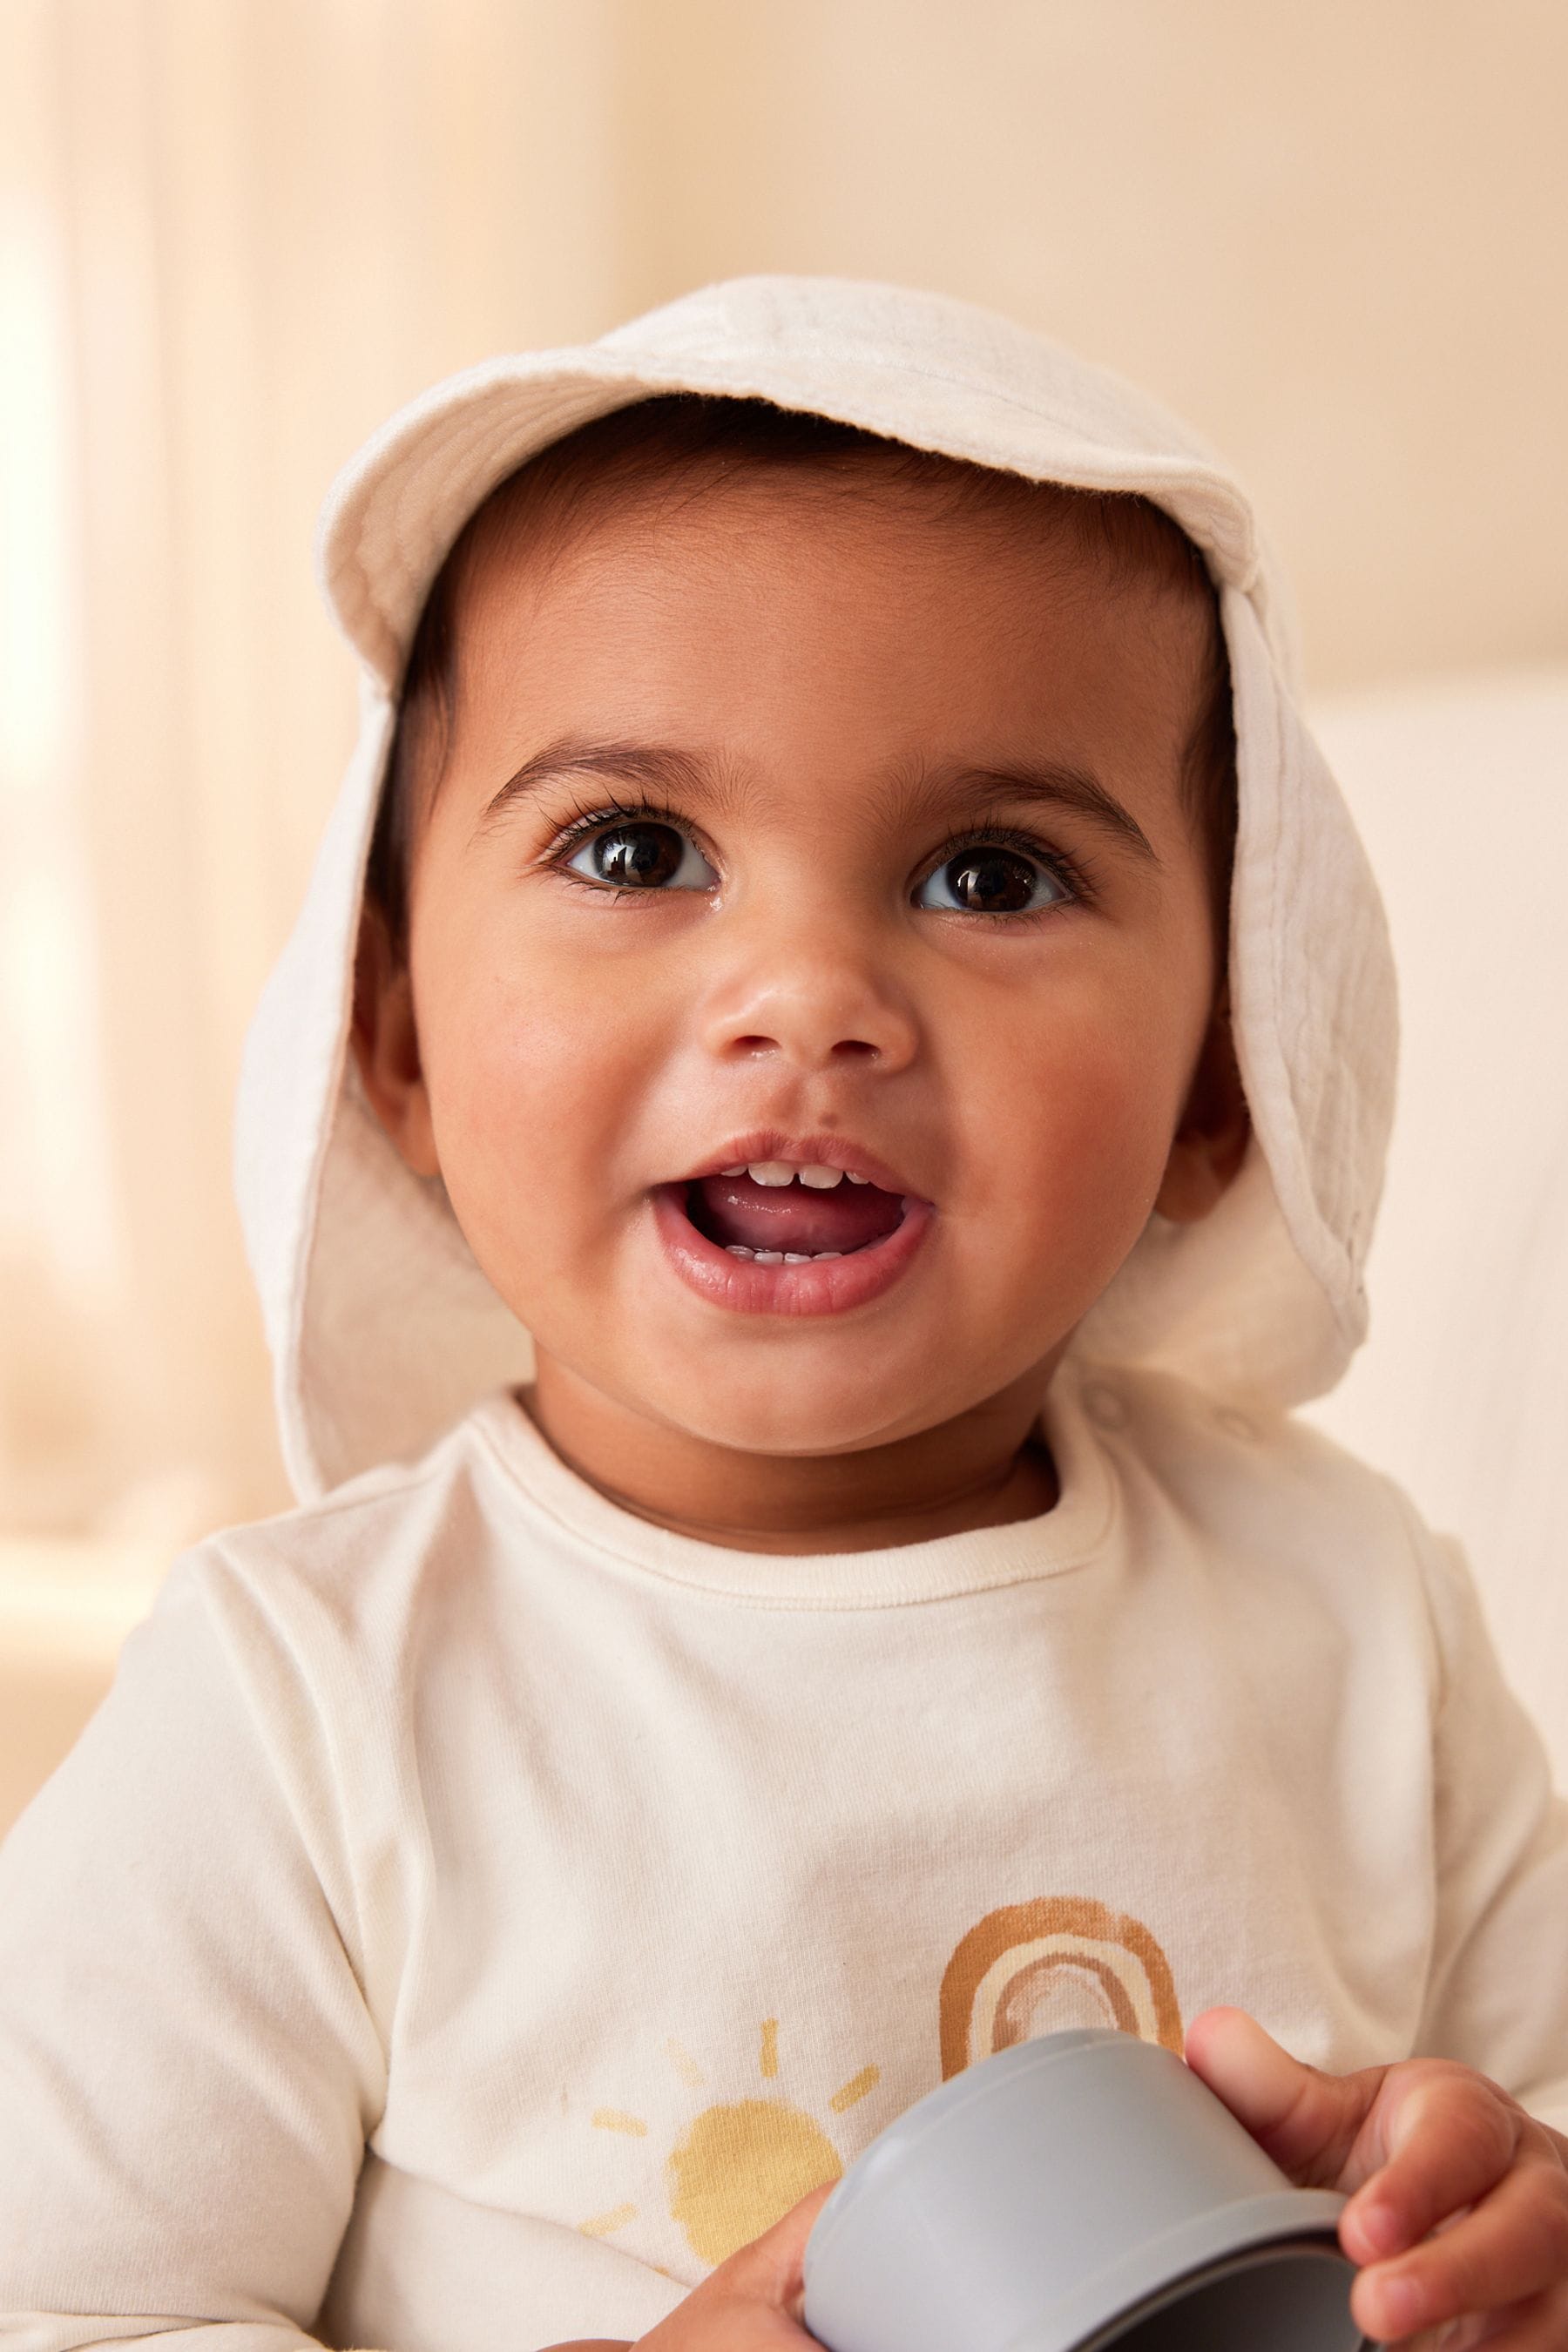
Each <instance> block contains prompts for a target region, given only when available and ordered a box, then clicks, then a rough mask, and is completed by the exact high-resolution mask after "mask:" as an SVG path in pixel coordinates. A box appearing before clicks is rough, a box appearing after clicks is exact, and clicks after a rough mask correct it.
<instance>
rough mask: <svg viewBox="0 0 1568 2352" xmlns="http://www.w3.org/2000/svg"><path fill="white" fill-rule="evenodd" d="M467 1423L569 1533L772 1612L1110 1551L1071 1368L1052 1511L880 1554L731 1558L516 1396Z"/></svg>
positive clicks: (1065, 1563)
mask: <svg viewBox="0 0 1568 2352" xmlns="http://www.w3.org/2000/svg"><path fill="white" fill-rule="evenodd" d="M469 1420H470V1423H471V1424H472V1425H473V1426H474V1427H475V1429H476V1430H477V1431H478V1433H479V1435H480V1436H481V1438H482V1439H483V1440H484V1441H485V1443H486V1444H488V1446H489V1450H490V1452H491V1453H492V1454H494V1455H495V1457H496V1458H497V1460H498V1461H499V1462H500V1465H501V1467H502V1468H503V1469H504V1470H505V1472H506V1473H507V1474H508V1475H509V1476H510V1478H511V1479H513V1480H514V1481H515V1483H516V1484H517V1485H518V1486H520V1487H521V1489H522V1491H523V1492H524V1493H525V1494H526V1495H527V1496H528V1497H529V1499H530V1501H531V1502H532V1503H533V1504H534V1505H535V1507H537V1508H538V1509H540V1510H541V1511H542V1512H544V1513H545V1514H546V1515H547V1516H548V1517H550V1518H552V1519H553V1520H555V1521H556V1523H557V1524H558V1525H559V1526H561V1527H562V1528H564V1529H565V1530H566V1531H567V1532H568V1533H569V1534H571V1535H574V1536H575V1537H577V1538H580V1539H581V1540H582V1541H584V1542H585V1543H587V1544H590V1545H592V1546H593V1547H594V1548H595V1549H596V1550H598V1551H600V1552H602V1553H607V1554H608V1555H610V1557H611V1558H613V1559H616V1560H617V1561H619V1562H620V1563H621V1564H622V1565H623V1566H624V1567H626V1568H628V1569H631V1570H636V1571H638V1572H640V1573H641V1574H643V1575H647V1576H653V1577H657V1578H658V1579H660V1580H663V1581H665V1582H667V1583H670V1584H680V1585H688V1586H691V1587H693V1588H695V1589H696V1590H697V1591H703V1592H713V1593H723V1594H727V1595H729V1596H731V1598H733V1599H736V1600H740V1601H752V1602H754V1603H756V1604H757V1605H758V1606H762V1607H767V1608H775V1609H818V1610H828V1609H883V1608H891V1607H896V1606H898V1605H899V1604H900V1603H904V1602H910V1601H947V1600H952V1599H956V1598H957V1597H959V1596H960V1595H962V1594H964V1593H970V1592H983V1591H986V1590H988V1589H989V1588H992V1587H994V1586H997V1585H1005V1584H1021V1583H1024V1582H1026V1581H1027V1580H1030V1579H1032V1578H1038V1577H1047V1576H1058V1575H1060V1574H1061V1573H1062V1572H1063V1570H1067V1569H1074V1568H1083V1567H1086V1566H1088V1565H1089V1563H1090V1562H1091V1561H1092V1560H1093V1559H1095V1558H1096V1557H1097V1556H1098V1555H1099V1554H1100V1552H1102V1551H1103V1549H1104V1548H1105V1545H1106V1541H1107V1538H1108V1537H1109V1535H1110V1528H1111V1526H1112V1523H1113V1520H1114V1518H1115V1515H1116V1502H1117V1487H1116V1480H1115V1475H1114V1472H1113V1470H1112V1466H1111V1464H1110V1459H1109V1457H1108V1455H1107V1454H1106V1452H1105V1450H1104V1447H1103V1446H1102V1444H1100V1440H1099V1438H1098V1435H1097V1433H1096V1432H1095V1430H1094V1429H1093V1427H1092V1426H1091V1424H1090V1423H1089V1419H1088V1417H1087V1415H1086V1414H1085V1412H1084V1411H1083V1407H1082V1403H1081V1402H1080V1400H1079V1394H1078V1385H1077V1381H1076V1377H1075V1375H1074V1374H1073V1372H1072V1371H1071V1370H1069V1368H1068V1367H1067V1366H1063V1367H1062V1368H1061V1370H1058V1374H1057V1377H1056V1380H1055V1381H1054V1382H1053V1383H1052V1387H1051V1391H1050V1393H1049V1395H1048V1396H1047V1400H1046V1403H1045V1407H1044V1409H1043V1411H1042V1412H1041V1414H1040V1416H1039V1421H1038V1423H1037V1426H1038V1428H1039V1430H1040V1433H1041V1434H1042V1436H1043V1438H1044V1440H1045V1443H1046V1444H1047V1445H1048V1447H1049V1448H1050V1452H1051V1457H1052V1459H1053V1461H1054V1462H1055V1464H1056V1466H1057V1475H1058V1480H1059V1482H1060V1490H1061V1491H1060V1493H1059V1495H1058V1499H1057V1503H1056V1506H1055V1507H1054V1508H1053V1509H1051V1510H1049V1511H1046V1512H1043V1513H1041V1514H1040V1515H1039V1516H1038V1517H1036V1518H1032V1519H1018V1520H1015V1521H1014V1523H1013V1524H1012V1525H1011V1526H1010V1527H1000V1528H972V1529H971V1530H969V1531H968V1532H967V1533H965V1534H963V1535H952V1536H936V1537H933V1538H931V1539H930V1540H929V1541H927V1542H924V1543H909V1544H893V1545H889V1546H887V1547H886V1548H884V1549H879V1550H876V1551H847V1552H804V1553H801V1552H787V1553H785V1552H755V1551H732V1550H731V1549H728V1548H727V1547H726V1546H724V1545H722V1544H710V1543H703V1542H700V1541H699V1539H698V1538H695V1537H693V1536H683V1535H677V1534H675V1533H674V1532H673V1531H672V1530H670V1529H669V1528H659V1527H655V1526H653V1525H652V1524H651V1523H650V1522H649V1521H648V1520H647V1519H641V1518H638V1517H637V1515H636V1514H635V1513H634V1512H631V1511H626V1510H623V1509H622V1508H621V1507H620V1506H619V1504H617V1503H612V1502H611V1501H610V1500H609V1499H608V1497H607V1496H604V1495H601V1494H600V1493H599V1491H598V1489H597V1488H596V1487H595V1486H590V1485H589V1484H588V1482H587V1480H586V1479H584V1478H581V1477H579V1475H577V1473H576V1471H574V1470H573V1469H571V1468H569V1466H568V1465H567V1464H566V1463H564V1462H563V1460H562V1459H561V1456H560V1455H559V1454H557V1453H556V1452H555V1451H554V1449H553V1447H552V1445H551V1444H549V1442H548V1440H547V1439H546V1438H545V1437H544V1435H543V1434H542V1432H541V1431H540V1430H539V1429H538V1428H537V1426H536V1425H535V1423H533V1422H532V1421H531V1419H530V1418H529V1416H528V1414H527V1412H525V1411H524V1410H523V1408H522V1406H521V1404H520V1403H519V1402H518V1401H517V1398H516V1397H515V1395H514V1394H513V1393H512V1391H510V1389H504V1388H503V1389H496V1390H492V1391H490V1393H489V1395H487V1396H485V1397H483V1398H481V1399H480V1401H479V1403H478V1404H477V1405H476V1406H475V1407H474V1409H473V1412H472V1413H471V1414H470V1416H469Z"/></svg>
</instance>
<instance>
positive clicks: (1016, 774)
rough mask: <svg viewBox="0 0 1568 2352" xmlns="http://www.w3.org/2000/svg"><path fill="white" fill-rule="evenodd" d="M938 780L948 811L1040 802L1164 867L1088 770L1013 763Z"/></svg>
mask: <svg viewBox="0 0 1568 2352" xmlns="http://www.w3.org/2000/svg"><path fill="white" fill-rule="evenodd" d="M938 781H939V782H942V795H941V797H942V807H943V809H944V811H945V812H949V813H950V812H951V810H952V805H953V803H954V802H955V801H958V802H966V803H969V805H970V806H971V808H972V809H973V810H974V811H975V812H976V813H978V812H979V811H980V810H982V809H984V808H985V807H987V806H989V805H990V804H991V803H994V802H996V801H1039V802H1043V803H1045V805H1046V806H1047V808H1064V809H1070V810H1071V811H1072V813H1073V814H1074V815H1076V816H1081V817H1086V818H1087V819H1088V820H1089V823H1090V824H1096V825H1100V827H1102V828H1103V830H1104V831H1106V832H1107V833H1111V834H1114V835H1117V837H1118V838H1119V839H1120V840H1121V841H1123V842H1125V843H1126V844H1127V845H1129V846H1130V847H1131V848H1132V849H1134V850H1136V851H1137V853H1138V855H1139V856H1140V857H1142V858H1146V859H1147V861H1148V863H1149V864H1150V865H1151V866H1156V867H1157V866H1159V864H1160V857H1159V854H1158V852H1157V851H1156V849H1155V847H1154V845H1153V843H1152V841H1151V840H1150V838H1149V836H1148V835H1147V834H1146V833H1145V832H1144V830H1143V828H1142V825H1141V824H1139V822H1138V820H1137V818H1136V817H1135V816H1134V815H1133V814H1132V812H1131V809H1127V808H1123V807H1122V805H1121V802H1120V801H1119V800H1117V799H1116V798H1115V797H1114V795H1113V794H1112V793H1108V792H1107V791H1106V789H1105V786H1104V785H1103V784H1102V783H1101V782H1100V780H1099V778H1098V777H1096V776H1091V775H1090V774H1089V772H1088V770H1087V769H1084V768H1071V767H1066V766H1063V765H1061V764H1059V763H1058V761H1054V760H1047V761H1043V762H1041V763H1039V764H1036V763H1034V762H1032V761H1025V762H1022V763H1020V764H1017V765H1015V764H1014V763H1012V762H1011V761H1009V762H1008V764H1007V765H1006V766H1005V767H999V768H965V769H964V770H963V771H962V772H961V773H960V774H959V775H957V776H953V777H949V778H947V779H946V780H945V781H943V780H938ZM933 797H934V795H933Z"/></svg>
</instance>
